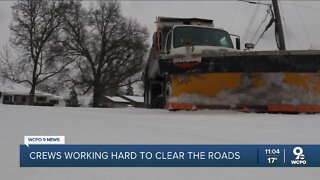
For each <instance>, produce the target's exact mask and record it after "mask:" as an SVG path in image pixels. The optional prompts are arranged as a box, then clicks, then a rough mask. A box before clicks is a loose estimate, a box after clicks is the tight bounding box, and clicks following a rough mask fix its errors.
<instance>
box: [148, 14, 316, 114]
mask: <svg viewBox="0 0 320 180" xmlns="http://www.w3.org/2000/svg"><path fill="white" fill-rule="evenodd" d="M156 24H157V30H156V32H155V33H154V35H153V44H152V47H151V49H150V52H149V56H148V60H147V63H146V67H145V71H144V76H143V78H144V85H145V89H144V90H145V91H144V101H145V102H144V103H145V106H146V107H147V108H167V109H169V110H195V109H237V110H241V111H254V112H273V113H318V112H320V73H319V70H320V51H317V50H291V51H248V50H240V37H239V36H237V35H232V34H230V33H229V32H227V31H225V30H223V29H218V28H215V27H214V25H213V20H210V19H199V18H170V17H157V18H156ZM249 45H250V44H248V47H249Z"/></svg>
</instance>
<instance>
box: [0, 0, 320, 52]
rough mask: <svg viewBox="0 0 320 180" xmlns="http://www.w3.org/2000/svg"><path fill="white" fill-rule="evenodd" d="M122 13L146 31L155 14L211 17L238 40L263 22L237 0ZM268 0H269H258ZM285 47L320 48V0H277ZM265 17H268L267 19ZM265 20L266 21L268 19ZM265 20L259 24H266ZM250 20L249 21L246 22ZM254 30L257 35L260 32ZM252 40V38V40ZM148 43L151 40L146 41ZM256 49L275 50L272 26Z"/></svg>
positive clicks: (7, 17)
mask: <svg viewBox="0 0 320 180" xmlns="http://www.w3.org/2000/svg"><path fill="white" fill-rule="evenodd" d="M120 2H121V7H122V13H123V14H124V16H126V17H132V18H135V19H137V20H138V21H139V22H140V23H141V25H143V26H146V27H147V28H148V30H149V32H150V34H152V33H153V31H154V30H155V24H154V21H155V17H156V16H168V17H198V18H208V19H213V20H214V23H215V27H218V28H223V29H225V30H227V31H229V32H230V33H232V34H238V35H240V36H241V38H242V39H241V41H242V43H244V42H251V39H252V37H253V35H254V34H255V32H256V31H257V29H258V27H259V25H260V24H261V22H262V21H263V19H264V17H265V15H266V10H267V6H264V5H254V4H249V3H245V2H239V1H120ZM259 2H265V3H271V0H270V1H259ZM12 3H13V1H1V2H0V22H1V26H0V46H1V47H2V46H3V45H5V44H6V43H8V39H9V37H10V31H9V24H10V21H11V5H12ZM280 7H281V13H282V16H283V20H284V33H285V37H286V43H287V48H288V49H310V48H312V49H320V35H319V33H320V20H319V18H320V2H319V1H280ZM268 20H269V19H268ZM268 20H267V21H268ZM267 21H266V22H265V23H264V24H263V26H262V27H263V28H264V27H265V26H266V24H267ZM250 22H251V23H250ZM263 28H261V29H260V31H258V34H257V35H258V36H260V34H261V33H262V31H263ZM255 41H256V39H254V40H253V43H254V42H255ZM150 43H151V42H150ZM257 49H259V50H261V49H266V50H274V49H276V45H275V40H274V26H273V27H272V28H271V29H270V30H269V31H268V32H267V33H266V34H265V35H264V36H263V38H262V39H261V41H260V42H259V44H258V46H257Z"/></svg>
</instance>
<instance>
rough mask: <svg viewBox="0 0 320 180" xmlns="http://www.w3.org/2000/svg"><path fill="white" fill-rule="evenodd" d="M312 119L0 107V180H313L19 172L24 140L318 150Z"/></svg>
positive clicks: (192, 172)
mask: <svg viewBox="0 0 320 180" xmlns="http://www.w3.org/2000/svg"><path fill="white" fill-rule="evenodd" d="M319 130H320V115H276V114H251V113H249V114H248V113H240V112H233V111H209V110H204V111H196V112H185V111H180V112H169V111H166V110H148V109H130V108H128V109H89V108H53V107H28V106H6V105H0V135H1V136H0V137H1V154H0V179H1V180H7V179H8V180H9V179H10V180H11V179H24V180H37V179H39V180H40V179H41V180H49V179H50V180H51V179H52V180H56V179H60V180H64V179H79V180H87V179H90V180H94V179H148V180H152V179H200V178H201V179H223V180H228V179H237V180H239V179H244V180H254V179H259V180H261V179H273V180H277V179H279V180H280V179H282V180H283V179H304V180H305V179H310V180H311V179H319V177H320V168H20V167H19V144H22V143H23V136H25V135H64V136H66V143H68V144H128V143H130V144H135V143H137V144H320V131H319Z"/></svg>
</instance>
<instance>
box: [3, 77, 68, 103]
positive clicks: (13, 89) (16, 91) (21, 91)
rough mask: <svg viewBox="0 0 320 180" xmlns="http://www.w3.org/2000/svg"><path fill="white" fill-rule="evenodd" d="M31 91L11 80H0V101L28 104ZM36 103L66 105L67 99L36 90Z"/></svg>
mask: <svg viewBox="0 0 320 180" xmlns="http://www.w3.org/2000/svg"><path fill="white" fill-rule="evenodd" d="M29 92H30V88H27V87H25V86H23V85H21V84H17V83H13V82H9V81H6V82H5V83H4V82H0V103H1V104H15V105H28V104H29ZM34 103H35V105H43V106H66V101H65V100H64V98H63V97H60V96H57V95H54V94H49V93H45V92H41V91H35V97H34Z"/></svg>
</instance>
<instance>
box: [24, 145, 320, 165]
mask: <svg viewBox="0 0 320 180" xmlns="http://www.w3.org/2000/svg"><path fill="white" fill-rule="evenodd" d="M20 167H320V145H29V147H28V146H27V145H20Z"/></svg>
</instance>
